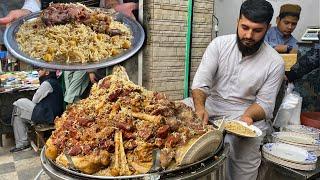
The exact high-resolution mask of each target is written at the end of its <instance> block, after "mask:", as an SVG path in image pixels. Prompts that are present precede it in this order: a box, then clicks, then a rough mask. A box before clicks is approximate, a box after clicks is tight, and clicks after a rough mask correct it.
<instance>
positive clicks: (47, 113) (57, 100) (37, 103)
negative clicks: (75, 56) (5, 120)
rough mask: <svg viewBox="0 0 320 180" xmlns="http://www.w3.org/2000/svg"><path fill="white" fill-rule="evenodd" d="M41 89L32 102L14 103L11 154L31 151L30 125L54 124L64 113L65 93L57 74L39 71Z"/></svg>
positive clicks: (18, 101) (21, 101)
mask: <svg viewBox="0 0 320 180" xmlns="http://www.w3.org/2000/svg"><path fill="white" fill-rule="evenodd" d="M38 74H39V81H40V87H39V88H38V90H37V91H36V93H35V94H34V96H33V98H32V100H29V99H27V98H21V99H18V100H17V101H15V102H14V103H13V107H14V108H13V112H12V119H11V124H12V126H13V130H14V131H13V132H14V138H15V143H16V145H15V147H14V148H12V149H11V150H10V152H18V151H22V150H25V149H29V147H30V143H29V141H28V136H27V132H28V128H27V126H28V124H31V125H33V124H53V120H54V119H55V118H56V117H57V116H60V115H61V114H62V112H63V93H62V88H61V86H60V84H59V82H58V80H57V76H56V72H55V71H49V70H48V69H43V68H40V69H38Z"/></svg>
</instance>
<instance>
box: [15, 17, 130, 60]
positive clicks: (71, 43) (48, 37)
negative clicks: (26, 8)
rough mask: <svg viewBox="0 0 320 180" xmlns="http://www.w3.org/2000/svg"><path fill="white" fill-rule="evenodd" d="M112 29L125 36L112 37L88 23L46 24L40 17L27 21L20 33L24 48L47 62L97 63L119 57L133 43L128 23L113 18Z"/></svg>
mask: <svg viewBox="0 0 320 180" xmlns="http://www.w3.org/2000/svg"><path fill="white" fill-rule="evenodd" d="M110 28H111V29H119V30H120V31H121V32H122V35H116V36H113V37H110V36H109V35H107V34H101V33H96V32H94V31H93V30H92V29H91V28H90V27H89V26H86V25H84V24H66V25H56V26H52V27H46V26H45V24H44V23H42V21H41V19H40V18H37V19H35V20H32V21H28V22H25V23H24V24H23V25H22V26H21V27H20V29H19V31H18V32H17V35H16V40H17V42H18V44H19V46H20V49H21V50H22V51H23V52H24V53H26V54H28V55H29V56H31V57H33V58H36V59H43V60H45V61H53V60H54V61H66V62H67V63H75V62H81V63H86V62H96V61H99V60H101V59H106V58H108V57H112V56H116V55H118V54H119V53H121V52H122V51H124V50H126V49H128V48H129V47H130V46H131V39H132V35H131V34H132V33H131V31H130V29H129V28H128V27H126V26H125V25H124V24H122V23H120V22H118V21H115V20H112V22H111V24H110Z"/></svg>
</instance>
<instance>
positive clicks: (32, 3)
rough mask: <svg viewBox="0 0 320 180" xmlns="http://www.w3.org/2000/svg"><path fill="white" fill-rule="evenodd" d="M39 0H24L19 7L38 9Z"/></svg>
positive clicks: (33, 10) (32, 10) (30, 9)
mask: <svg viewBox="0 0 320 180" xmlns="http://www.w3.org/2000/svg"><path fill="white" fill-rule="evenodd" d="M40 6H41V5H40V2H39V1H37V0H25V1H24V4H23V6H22V8H21V9H27V10H29V11H31V12H37V11H40V9H41V7H40Z"/></svg>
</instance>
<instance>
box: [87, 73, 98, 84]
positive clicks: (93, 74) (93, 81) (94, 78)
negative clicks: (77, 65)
mask: <svg viewBox="0 0 320 180" xmlns="http://www.w3.org/2000/svg"><path fill="white" fill-rule="evenodd" d="M89 79H90V81H91V83H92V84H94V83H97V78H96V74H95V73H94V72H90V73H89Z"/></svg>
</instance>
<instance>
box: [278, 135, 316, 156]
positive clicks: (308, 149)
mask: <svg viewBox="0 0 320 180" xmlns="http://www.w3.org/2000/svg"><path fill="white" fill-rule="evenodd" d="M272 142H273V143H284V144H289V145H293V146H297V147H299V148H302V149H305V150H307V151H314V152H315V154H316V155H317V157H319V156H320V146H318V145H305V144H298V143H293V142H289V141H284V140H282V139H279V138H273V140H272Z"/></svg>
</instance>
